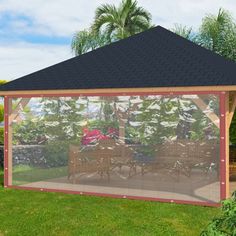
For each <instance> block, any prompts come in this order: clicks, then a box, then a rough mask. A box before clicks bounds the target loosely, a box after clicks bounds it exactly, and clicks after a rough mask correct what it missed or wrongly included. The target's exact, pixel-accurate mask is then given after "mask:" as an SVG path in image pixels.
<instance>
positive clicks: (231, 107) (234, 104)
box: [228, 93, 236, 128]
mask: <svg viewBox="0 0 236 236" xmlns="http://www.w3.org/2000/svg"><path fill="white" fill-rule="evenodd" d="M230 98H231V99H230V100H231V103H230V104H229V116H228V128H229V127H230V124H231V122H232V119H233V116H234V111H235V108H236V94H235V93H233V94H232V95H231V96H230Z"/></svg>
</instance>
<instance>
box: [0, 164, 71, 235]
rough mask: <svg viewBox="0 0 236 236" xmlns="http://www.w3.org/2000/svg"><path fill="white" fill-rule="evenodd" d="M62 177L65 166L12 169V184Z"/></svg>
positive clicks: (64, 174) (65, 172)
mask: <svg viewBox="0 0 236 236" xmlns="http://www.w3.org/2000/svg"><path fill="white" fill-rule="evenodd" d="M63 176H67V167H66V166H63V167H54V168H32V167H30V166H26V165H18V166H16V167H15V168H14V169H13V184H14V185H20V184H27V183H32V182H37V181H42V180H47V179H53V178H58V177H63ZM0 236H1V235H0Z"/></svg>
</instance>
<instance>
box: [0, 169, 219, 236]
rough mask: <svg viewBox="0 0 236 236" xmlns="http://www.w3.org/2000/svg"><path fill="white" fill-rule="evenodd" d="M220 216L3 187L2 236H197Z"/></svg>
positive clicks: (202, 210) (0, 202)
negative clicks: (212, 219) (211, 221)
mask: <svg viewBox="0 0 236 236" xmlns="http://www.w3.org/2000/svg"><path fill="white" fill-rule="evenodd" d="M2 180H3V178H2V171H0V181H2ZM218 213H219V209H217V208H210V207H199V206H190V205H177V204H168V203H158V202H147V201H137V200H127V199H112V198H101V197H89V196H80V195H70V194H63V193H46V192H33V191H22V190H11V189H3V188H2V185H1V187H0V236H2V235H14V236H15V235H20V236H24V235H30V236H31V235H33V236H36V235H46V236H47V235H50V236H51V235H58V236H60V235H86V236H87V235H88V236H89V235H102V236H105V235H119V236H120V235H132V236H136V235H142V236H143V235H164V236H168V235H174V236H177V235H181V236H182V235H186V236H189V235H191V236H194V235H199V233H200V231H201V229H203V228H204V227H205V226H206V225H207V224H208V222H209V220H210V219H211V218H212V217H214V216H215V215H216V214H218Z"/></svg>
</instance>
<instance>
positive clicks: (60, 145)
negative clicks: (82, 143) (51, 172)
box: [45, 141, 79, 167]
mask: <svg viewBox="0 0 236 236" xmlns="http://www.w3.org/2000/svg"><path fill="white" fill-rule="evenodd" d="M78 144H79V143H78ZM68 150H69V143H68V142H65V141H52V142H48V143H47V144H46V145H45V160H46V166H47V167H59V166H65V165H67V162H68Z"/></svg>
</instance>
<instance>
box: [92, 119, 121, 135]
mask: <svg viewBox="0 0 236 236" xmlns="http://www.w3.org/2000/svg"><path fill="white" fill-rule="evenodd" d="M109 128H115V129H119V123H118V122H117V121H112V120H110V121H106V120H97V119H96V120H93V121H91V122H90V123H89V129H91V130H92V129H98V130H100V131H101V132H102V133H103V134H106V133H107V131H108V129H109Z"/></svg>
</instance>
